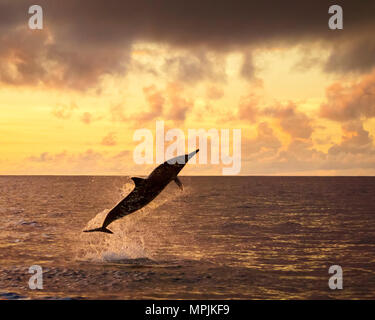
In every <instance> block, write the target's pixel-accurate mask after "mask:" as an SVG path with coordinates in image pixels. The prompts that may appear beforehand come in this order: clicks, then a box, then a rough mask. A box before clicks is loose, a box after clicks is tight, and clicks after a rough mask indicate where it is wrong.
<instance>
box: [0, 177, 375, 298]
mask: <svg viewBox="0 0 375 320" xmlns="http://www.w3.org/2000/svg"><path fill="white" fill-rule="evenodd" d="M181 181H182V182H183V184H184V186H185V189H184V191H180V190H179V189H178V187H177V186H176V185H175V184H174V183H171V184H170V185H168V186H167V188H166V189H165V190H164V191H163V192H162V193H161V194H160V195H159V196H158V197H157V198H156V199H155V200H154V201H153V202H152V203H151V204H149V205H148V206H147V207H145V208H144V209H142V210H140V211H138V212H136V213H133V214H131V215H129V216H127V217H125V218H122V219H121V220H118V221H115V222H114V223H113V224H111V225H110V226H109V229H111V230H112V231H113V232H114V234H112V235H111V234H105V233H83V232H82V230H84V229H86V228H92V227H98V226H100V225H101V223H102V221H103V219H104V217H105V215H106V213H107V212H108V210H109V209H111V208H112V207H113V206H114V205H115V204H116V203H117V202H118V201H120V200H121V199H122V198H123V197H124V196H125V195H127V194H128V193H129V192H130V191H131V190H132V188H133V182H132V181H131V180H130V179H129V177H119V176H116V177H113V176H112V177H102V176H0V217H1V223H0V299H374V298H375V201H374V200H375V178H374V177H186V176H185V177H184V176H183V177H181ZM32 265H39V266H41V267H42V270H43V289H41V290H38V289H35V290H31V289H30V288H29V284H28V283H29V278H30V277H31V276H32V274H30V273H29V267H30V266H32ZM332 265H339V266H341V267H342V270H343V289H342V290H331V289H330V288H329V286H328V281H329V278H330V277H331V276H332V275H331V274H329V273H328V269H329V267H330V266H332Z"/></svg>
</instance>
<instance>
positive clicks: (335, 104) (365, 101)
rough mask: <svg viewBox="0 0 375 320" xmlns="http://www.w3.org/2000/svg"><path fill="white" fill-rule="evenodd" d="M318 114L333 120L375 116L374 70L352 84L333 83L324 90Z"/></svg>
mask: <svg viewBox="0 0 375 320" xmlns="http://www.w3.org/2000/svg"><path fill="white" fill-rule="evenodd" d="M326 98H327V101H326V102H325V103H323V104H322V105H321V107H320V116H322V117H324V118H328V119H331V120H335V121H350V120H355V119H360V118H372V117H375V72H372V73H371V74H369V75H366V76H363V77H362V78H361V79H360V80H359V81H358V82H355V83H352V84H342V83H340V82H337V83H334V84H333V85H331V86H330V87H328V88H327V90H326Z"/></svg>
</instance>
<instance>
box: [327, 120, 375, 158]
mask: <svg viewBox="0 0 375 320" xmlns="http://www.w3.org/2000/svg"><path fill="white" fill-rule="evenodd" d="M342 131H343V136H342V141H341V143H340V144H335V145H333V146H332V147H331V148H330V149H329V150H328V154H329V155H340V154H344V155H345V154H348V153H351V154H371V155H375V148H374V145H373V141H372V139H371V137H370V135H369V132H368V131H366V130H365V129H364V128H363V124H362V123H361V122H360V121H351V122H348V123H345V124H343V125H342Z"/></svg>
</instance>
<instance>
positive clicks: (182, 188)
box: [174, 177, 184, 190]
mask: <svg viewBox="0 0 375 320" xmlns="http://www.w3.org/2000/svg"><path fill="white" fill-rule="evenodd" d="M174 182H176V184H177V185H178V187H179V188H180V189H181V190H184V186H183V185H182V182H181V180H180V179H178V178H177V177H176V178H175V179H174Z"/></svg>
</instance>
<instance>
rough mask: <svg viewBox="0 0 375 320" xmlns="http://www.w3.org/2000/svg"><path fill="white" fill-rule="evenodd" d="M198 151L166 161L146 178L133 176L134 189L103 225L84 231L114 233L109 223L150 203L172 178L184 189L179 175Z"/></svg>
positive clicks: (111, 212)
mask: <svg viewBox="0 0 375 320" xmlns="http://www.w3.org/2000/svg"><path fill="white" fill-rule="evenodd" d="M198 151H199V149H197V150H195V151H193V152H191V153H189V154H186V155H182V156H178V157H175V158H172V159H169V160H167V161H165V162H164V163H163V164H161V165H160V166H158V167H157V168H156V169H154V171H152V172H151V174H150V175H149V176H148V177H147V178H146V179H143V178H136V177H133V178H131V179H132V180H133V181H134V184H135V187H134V189H133V190H132V192H130V193H129V194H128V195H127V196H126V197H125V198H124V199H123V200H122V201H120V202H119V203H118V204H117V205H116V206H115V207H114V208H113V209H112V210H111V211H110V212H109V213H108V214H107V216H106V217H105V219H104V222H103V225H102V226H101V227H100V228H96V229H91V230H84V231H83V232H96V231H99V232H106V233H113V232H112V231H111V230H109V229H107V226H108V225H109V224H111V223H112V222H113V221H115V220H117V219H120V218H122V217H125V216H127V215H128V214H131V213H133V212H135V211H137V210H139V209H141V208H143V207H144V206H145V205H147V204H149V203H150V202H151V201H152V200H154V199H155V198H156V197H157V196H158V195H159V193H160V192H162V191H163V189H164V188H165V187H166V186H167V185H168V184H169V183H170V182H171V181H172V180H173V181H174V182H176V184H177V185H178V187H179V188H180V189H181V190H183V186H182V183H181V181H180V180H179V179H178V177H177V175H178V174H179V173H180V171H181V170H182V168H183V167H184V166H185V165H186V163H187V162H188V161H189V160H190V158H192V157H193V156H194V155H195V154H196V153H197V152H198Z"/></svg>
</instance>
